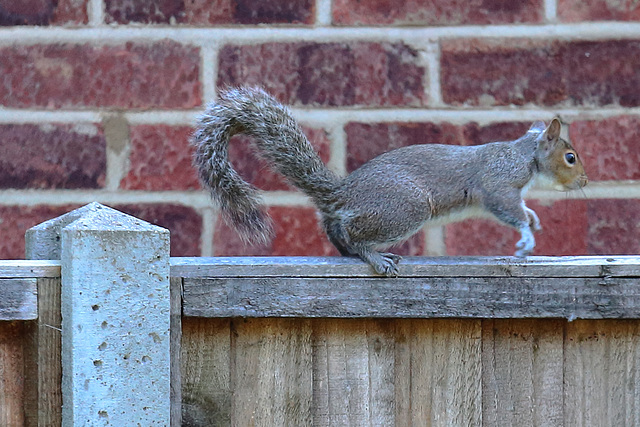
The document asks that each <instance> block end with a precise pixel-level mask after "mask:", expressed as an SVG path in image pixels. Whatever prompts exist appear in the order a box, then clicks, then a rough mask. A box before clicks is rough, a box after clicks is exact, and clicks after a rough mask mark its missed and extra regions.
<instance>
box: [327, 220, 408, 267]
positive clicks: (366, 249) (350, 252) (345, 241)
mask: <svg viewBox="0 0 640 427" xmlns="http://www.w3.org/2000/svg"><path fill="white" fill-rule="evenodd" d="M324 228H325V231H326V232H327V236H328V237H329V240H330V241H331V243H333V246H335V247H336V248H337V249H338V251H339V252H340V254H341V255H342V256H357V257H359V258H360V259H362V260H363V261H364V262H366V263H368V264H369V265H371V267H373V269H374V270H375V272H376V273H378V274H382V275H384V276H387V277H395V276H397V275H398V266H397V264H398V262H400V260H401V259H402V257H401V256H400V255H396V254H392V253H389V252H383V253H380V252H378V251H376V250H374V249H372V248H371V246H370V245H363V244H356V243H353V242H351V239H350V238H349V234H348V233H347V231H346V230H345V228H344V226H343V225H342V223H341V222H339V221H332V219H331V218H328V217H325V218H324Z"/></svg>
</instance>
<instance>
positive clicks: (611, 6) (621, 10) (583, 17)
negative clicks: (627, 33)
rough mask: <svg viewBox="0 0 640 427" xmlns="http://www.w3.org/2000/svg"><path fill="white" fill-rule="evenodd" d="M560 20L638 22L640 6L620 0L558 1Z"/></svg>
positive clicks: (633, 2)
mask: <svg viewBox="0 0 640 427" xmlns="http://www.w3.org/2000/svg"><path fill="white" fill-rule="evenodd" d="M558 19H559V20H561V21H564V22H581V21H638V20H640V4H638V3H637V2H635V1H619V0H558Z"/></svg>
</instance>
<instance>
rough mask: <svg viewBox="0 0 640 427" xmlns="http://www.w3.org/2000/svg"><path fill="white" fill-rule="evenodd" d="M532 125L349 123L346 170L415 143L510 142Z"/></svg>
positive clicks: (464, 143)
mask: <svg viewBox="0 0 640 427" xmlns="http://www.w3.org/2000/svg"><path fill="white" fill-rule="evenodd" d="M529 126H530V123H522V122H518V123H516V122H514V123H493V124H490V125H486V126H480V125H478V124H477V123H467V124H465V125H463V126H459V125H453V124H451V123H431V122H419V123H374V124H371V123H354V122H352V123H348V124H347V125H346V126H345V132H346V134H347V170H348V171H349V172H351V171H354V170H355V169H357V168H358V167H359V166H361V165H362V164H363V163H365V162H366V161H368V160H371V159H372V158H374V157H376V156H377V155H380V154H382V153H385V152H387V151H391V150H393V149H396V148H400V147H405V146H408V145H414V144H455V145H478V144H484V143H487V142H495V141H509V140H513V139H516V138H519V137H520V136H522V135H524V133H525V132H526V131H527V129H528V128H529Z"/></svg>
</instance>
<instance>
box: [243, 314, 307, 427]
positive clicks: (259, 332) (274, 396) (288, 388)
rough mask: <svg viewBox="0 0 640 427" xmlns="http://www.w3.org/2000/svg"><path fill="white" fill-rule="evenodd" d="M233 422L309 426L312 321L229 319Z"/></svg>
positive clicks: (252, 424)
mask: <svg viewBox="0 0 640 427" xmlns="http://www.w3.org/2000/svg"><path fill="white" fill-rule="evenodd" d="M231 336H232V342H231V352H232V357H233V361H232V365H231V366H232V389H233V400H232V403H231V405H232V420H231V424H232V425H234V426H240V427H242V426H254V425H255V426H272V425H278V426H292V427H293V426H307V425H311V402H312V377H311V375H312V373H311V321H310V320H308V319H275V318H270V319H269V318H267V319H251V320H241V319H238V320H234V321H233V322H232V335H231Z"/></svg>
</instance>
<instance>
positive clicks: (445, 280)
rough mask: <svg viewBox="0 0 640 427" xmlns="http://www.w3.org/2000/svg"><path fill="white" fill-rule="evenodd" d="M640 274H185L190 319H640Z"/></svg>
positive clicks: (186, 302) (187, 311)
mask: <svg viewBox="0 0 640 427" xmlns="http://www.w3.org/2000/svg"><path fill="white" fill-rule="evenodd" d="M637 283H638V280H637V279H635V278H584V277H576V278H567V277H561V278H513V277H458V278H453V277H433V278H416V277H411V278H395V279H393V278H352V279H349V280H344V279H337V278H326V279H320V278H302V277H300V278H292V277H283V278H278V279H276V278H254V277H246V278H220V279H213V278H209V279H196V278H187V279H184V302H183V303H184V305H183V313H184V315H185V316H196V317H312V318H322V317H333V318H335V317H341V318H357V317H366V318H370V317H376V318H452V317H454V318H460V317H462V318H478V319H482V318H488V319H492V318H493V319H508V318H565V319H570V320H573V319H577V318H583V319H599V318H640V287H639V286H637Z"/></svg>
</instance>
